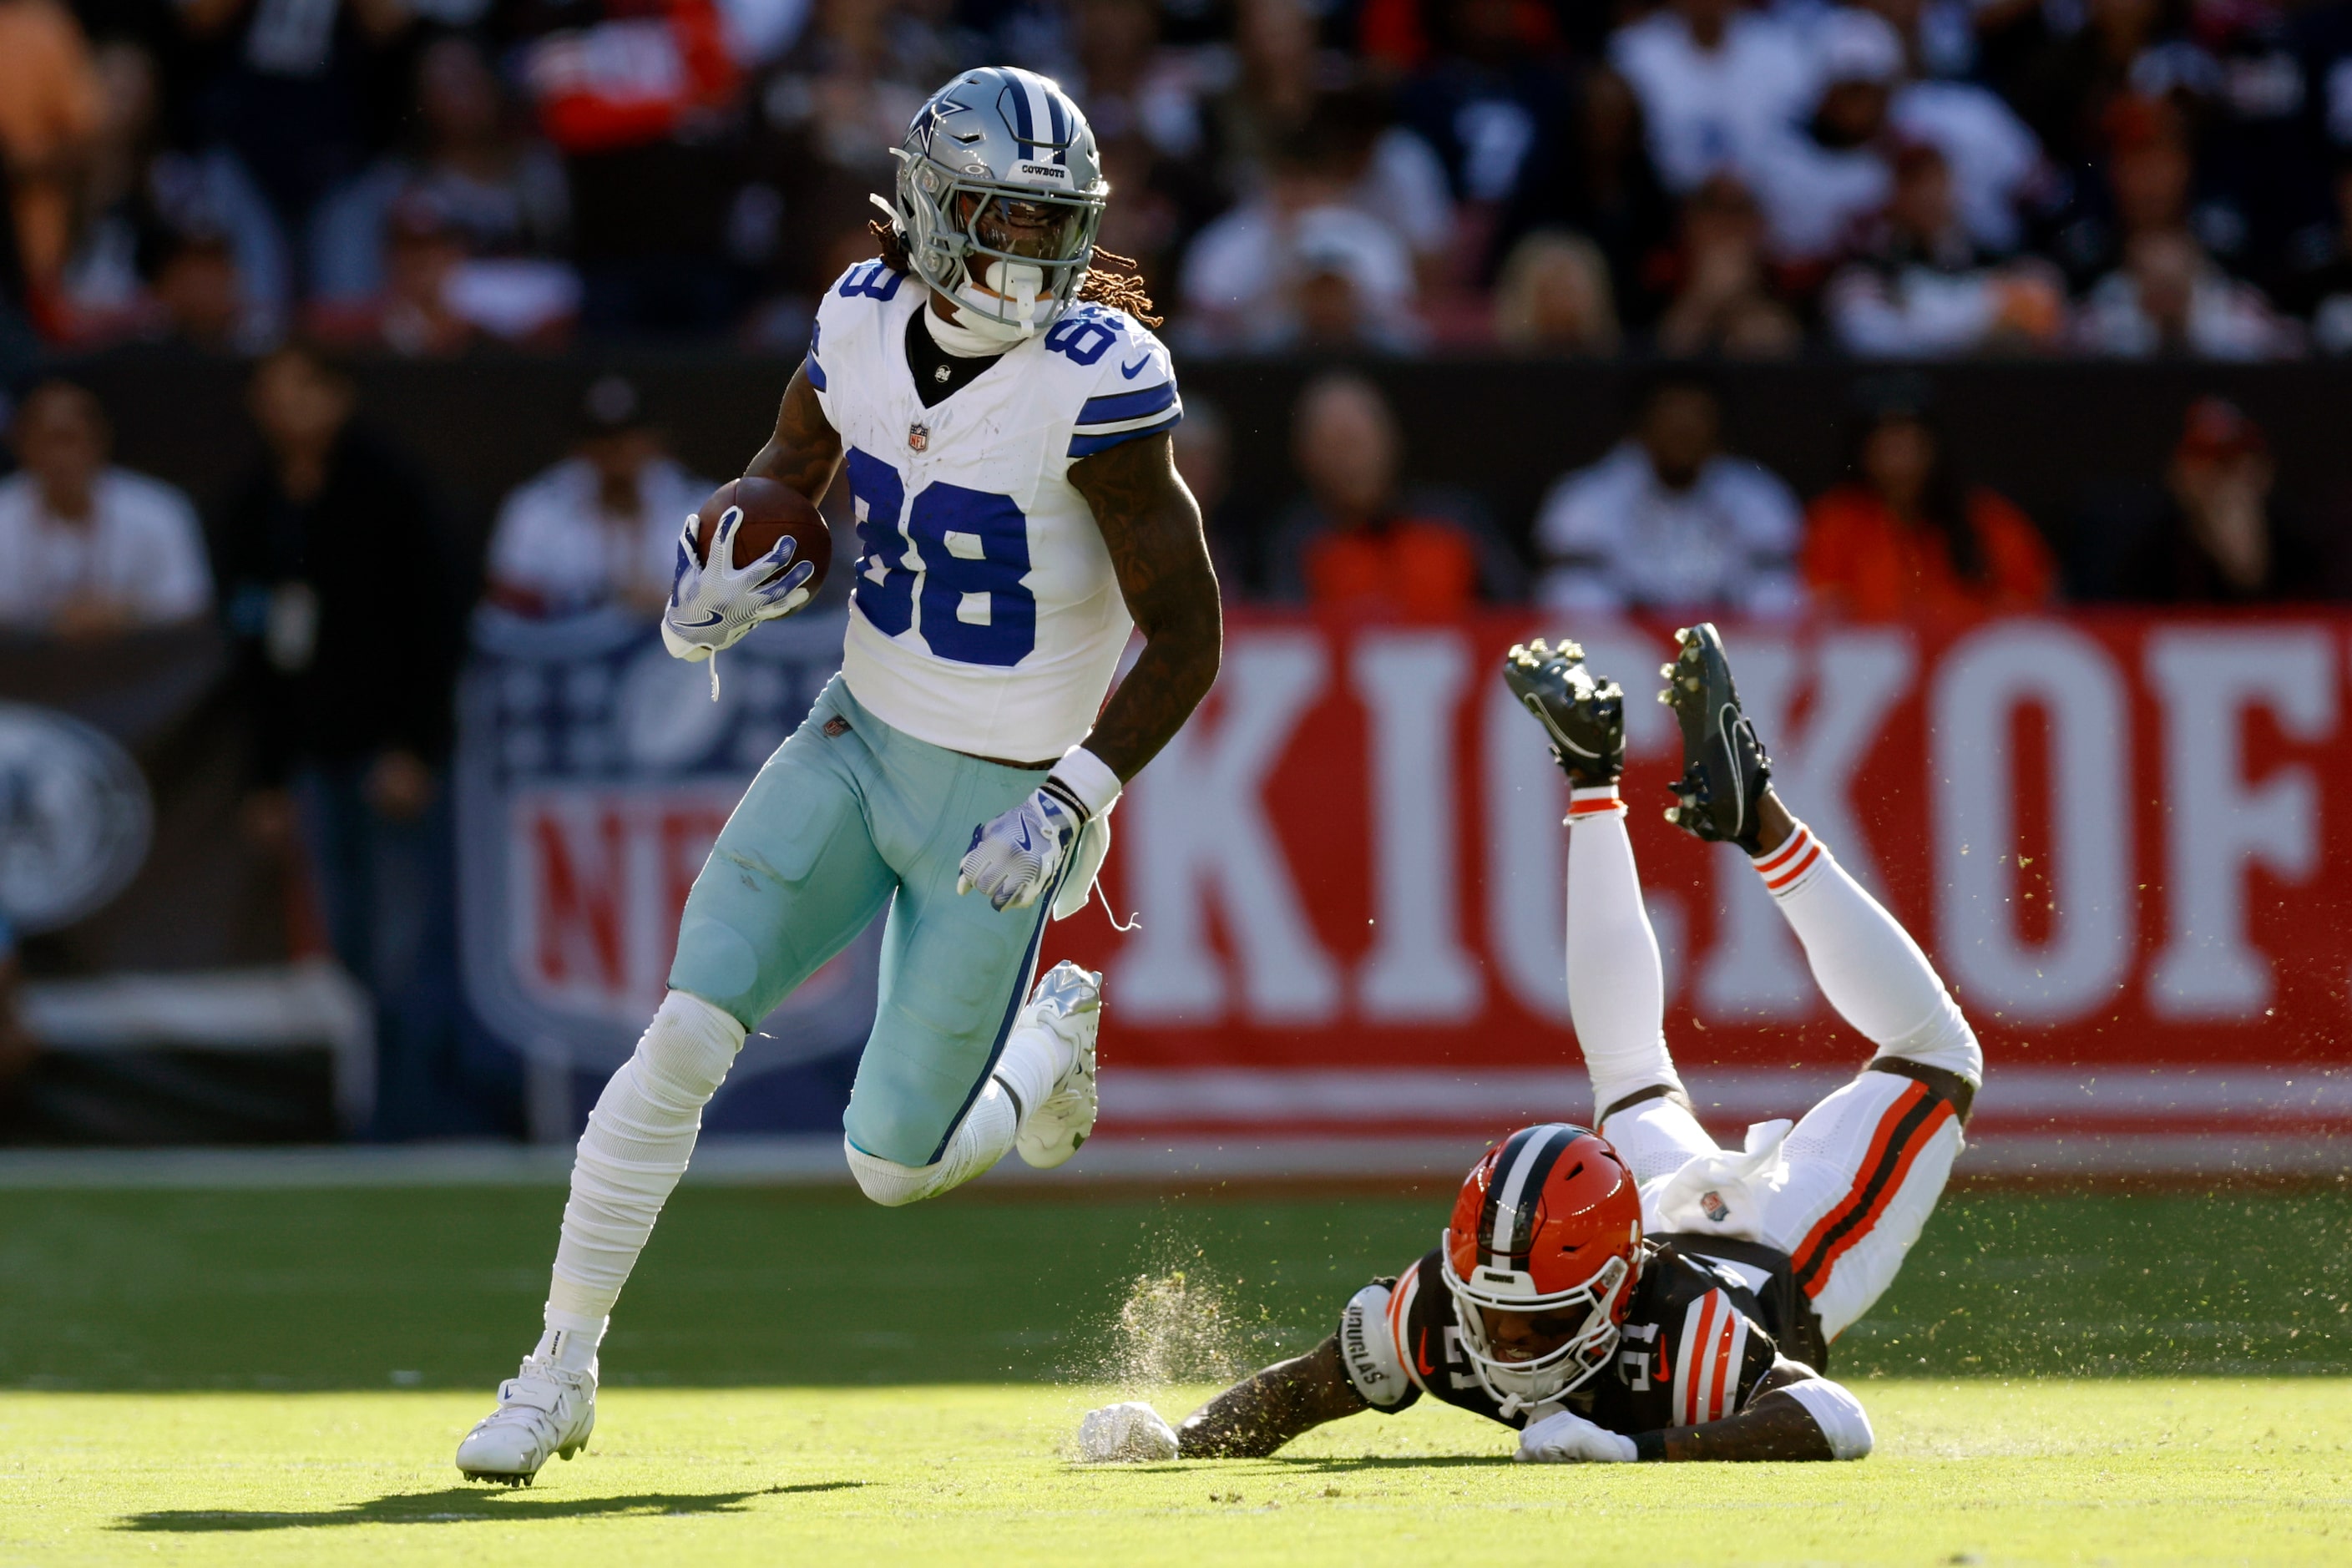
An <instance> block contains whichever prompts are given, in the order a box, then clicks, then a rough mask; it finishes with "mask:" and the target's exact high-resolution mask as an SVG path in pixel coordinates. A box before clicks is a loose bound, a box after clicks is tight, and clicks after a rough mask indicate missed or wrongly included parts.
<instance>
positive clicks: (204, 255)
mask: <svg viewBox="0 0 2352 1568" xmlns="http://www.w3.org/2000/svg"><path fill="white" fill-rule="evenodd" d="M154 296H155V305H156V309H157V311H158V313H159V316H160V325H161V329H162V331H163V335H164V336H165V337H167V338H169V339H171V340H172V341H173V342H181V343H184V344H186V345H188V346H189V347H191V348H197V349H204V350H206V351H208V352H211V353H238V352H241V351H244V350H246V349H248V348H252V347H254V346H256V345H255V343H254V342H253V339H254V338H255V337H256V336H257V335H259V334H257V332H255V331H253V328H254V327H255V324H256V321H257V318H256V317H255V316H254V314H253V313H252V312H251V310H249V308H248V307H249V305H250V300H249V299H248V296H247V290H246V288H245V283H244V275H243V274H242V273H240V272H239V271H238V270H237V265H236V252H235V251H234V250H233V249H232V248H231V247H230V245H229V242H228V240H227V239H226V237H223V236H221V235H218V234H215V233H210V232H205V231H201V230H199V231H195V232H187V233H173V234H167V235H166V236H165V237H164V238H163V241H162V243H161V247H160V254H159V255H158V257H157V258H156V262H155V283H154ZM259 320H260V321H270V320H271V318H270V317H268V316H266V315H265V316H262V317H260V318H259ZM264 330H265V331H266V329H264Z"/></svg>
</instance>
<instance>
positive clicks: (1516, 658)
mask: <svg viewBox="0 0 2352 1568" xmlns="http://www.w3.org/2000/svg"><path fill="white" fill-rule="evenodd" d="M1503 683H1504V684H1505V685H1506V686H1508V687H1509V688H1510V689H1511V695H1512V696H1514V697H1516V698H1517V699H1518V700H1519V705H1520V706H1521V707H1523V708H1525V709H1526V710H1528V712H1530V713H1532V714H1534V715H1535V716H1536V718H1537V719H1538V720H1539V721H1541V722H1542V724H1543V727H1544V733H1545V734H1547V735H1549V736H1550V737H1551V754H1552V755H1553V756H1554V757H1556V758H1558V759H1559V765H1560V769H1561V771H1562V772H1564V773H1567V774H1568V782H1569V783H1570V784H1573V785H1575V786H1576V787H1577V788H1578V789H1601V788H1606V787H1607V786H1608V785H1610V784H1615V783H1616V782H1617V775H1618V774H1620V773H1623V772H1624V771H1625V692H1624V689H1623V688H1622V687H1620V686H1619V685H1618V684H1617V683H1616V682H1615V681H1613V680H1596V679H1593V675H1592V671H1591V669H1589V668H1586V666H1585V663H1584V650H1583V649H1582V648H1580V647H1578V646H1577V645H1576V644H1574V643H1572V642H1566V641H1563V642H1562V643H1561V644H1560V645H1559V647H1557V648H1553V647H1546V646H1545V645H1544V641H1543V639H1542V638H1541V637H1538V638H1537V639H1536V640H1535V641H1534V642H1531V643H1518V644H1514V645H1513V647H1512V648H1511V651H1510V653H1509V654H1508V655H1507V656H1506V657H1505V658H1504V660H1503Z"/></svg>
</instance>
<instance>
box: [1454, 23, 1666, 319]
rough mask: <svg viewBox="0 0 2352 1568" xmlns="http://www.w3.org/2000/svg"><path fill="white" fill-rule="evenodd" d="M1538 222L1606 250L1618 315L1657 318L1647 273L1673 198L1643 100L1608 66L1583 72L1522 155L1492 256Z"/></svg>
mask: <svg viewBox="0 0 2352 1568" xmlns="http://www.w3.org/2000/svg"><path fill="white" fill-rule="evenodd" d="M1537 228H1568V229H1572V230H1575V231H1576V232H1578V233H1580V234H1582V235H1585V236H1587V237H1590V238H1591V240H1592V242H1593V243H1594V244H1596V245H1598V246H1599V247H1601V254H1602V255H1603V256H1604V257H1606V258H1608V263H1609V277H1610V282H1611V292H1612V296H1613V298H1614V300H1615V304H1616V308H1617V311H1618V314H1619V316H1620V318H1621V319H1622V321H1626V322H1628V323H1629V324H1638V325H1642V326H1647V325H1648V324H1649V323H1650V322H1652V321H1655V320H1656V319H1657V315H1658V311H1659V310H1660V309H1661V308H1662V307H1663V305H1664V300H1663V299H1661V298H1660V297H1658V294H1657V291H1656V289H1655V279H1654V276H1653V273H1654V264H1655V262H1656V260H1657V258H1658V255H1659V253H1660V252H1661V251H1663V250H1664V249H1665V248H1666V247H1667V246H1668V244H1669V243H1670V242H1671V241H1672V239H1673V237H1674V231H1675V208H1674V203H1673V201H1672V200H1671V199H1670V198H1668V196H1667V195H1666V193H1665V188H1664V185H1662V184H1660V183H1659V181H1658V172H1657V170H1656V168H1655V167H1654V166H1653V165H1652V163H1651V162H1650V150H1649V144H1648V137H1647V134H1646V132H1644V131H1643V124H1642V105H1641V100H1638V99H1636V98H1635V97H1634V96H1633V88H1632V87H1631V86H1629V85H1628V84H1627V82H1626V80H1625V79H1624V78H1623V77H1622V76H1620V75H1618V74H1617V73H1616V72H1615V71H1613V70H1610V69H1608V68H1605V67H1594V68H1591V69H1588V70H1586V71H1585V72H1584V74H1583V75H1582V77H1581V78H1580V79H1579V80H1578V83H1577V86H1576V89H1575V95H1574V98H1573V100H1572V101H1571V102H1570V104H1569V105H1568V107H1567V109H1566V110H1565V111H1564V112H1563V113H1562V114H1561V115H1560V116H1559V120H1558V121H1557V129H1556V130H1555V131H1554V132H1553V133H1552V134H1550V135H1548V136H1546V137H1544V138H1543V139H1542V141H1540V142H1538V144H1537V145H1536V147H1535V148H1534V150H1533V151H1531V152H1530V153H1528V158H1527V161H1526V163H1523V164H1522V165H1521V170H1520V177H1519V186H1518V189H1517V191H1516V192H1515V193H1514V194H1513V195H1512V197H1511V203H1510V205H1509V207H1508V208H1507V210H1506V212H1505V214H1504V216H1503V218H1502V222H1501V226H1500V228H1499V230H1498V231H1497V234H1496V247H1497V248H1496V252H1495V254H1496V257H1497V258H1501V257H1503V256H1506V255H1507V254H1508V252H1509V249H1510V247H1514V246H1516V245H1517V243H1518V241H1519V240H1520V239H1521V238H1522V237H1524V236H1525V235H1526V234H1527V233H1528V231H1530V230H1532V229H1537Z"/></svg>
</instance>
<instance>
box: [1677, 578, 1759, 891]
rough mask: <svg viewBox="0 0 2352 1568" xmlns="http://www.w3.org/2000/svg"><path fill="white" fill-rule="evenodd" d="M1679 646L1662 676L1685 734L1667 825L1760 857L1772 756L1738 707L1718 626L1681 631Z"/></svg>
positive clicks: (1708, 624) (1710, 624)
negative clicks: (1760, 807)
mask: <svg viewBox="0 0 2352 1568" xmlns="http://www.w3.org/2000/svg"><path fill="white" fill-rule="evenodd" d="M1675 642H1676V643H1677V644H1679V645H1680V646H1679V647H1678V648H1677V649H1676V651H1675V661H1674V663H1672V664H1669V665H1666V666H1664V668H1661V669H1660V670H1659V671H1658V673H1659V674H1661V675H1663V676H1664V677H1665V678H1666V689H1664V691H1662V692H1660V693H1658V700H1659V701H1661V702H1663V703H1664V704H1665V705H1666V706H1667V707H1669V708H1671V709H1673V710H1675V719H1676V720H1677V721H1679V722H1680V723H1681V725H1682V731H1683V776H1682V777H1681V778H1679V779H1677V780H1675V783H1674V784H1672V785H1670V786H1669V787H1670V788H1672V789H1673V791H1674V792H1675V801H1676V804H1675V805H1670V806H1668V807H1667V808H1666V820H1667V821H1668V822H1671V823H1673V824H1674V825H1675V826H1677V827H1680V828H1682V829H1684V830H1685V832H1688V833H1692V834H1695V835H1696V836H1697V837H1701V838H1704V839H1706V840H1707V841H1708V842H1709V843H1711V844H1713V843H1725V844H1737V845H1738V846H1739V847H1741V848H1743V849H1745V850H1747V851H1748V853H1749V854H1750V855H1753V854H1755V853H1756V852H1757V849H1758V835H1759V834H1760V833H1761V832H1762V830H1763V826H1762V824H1761V823H1760V822H1759V821H1758V820H1757V812H1756V808H1757V804H1758V803H1759V801H1761V800H1762V799H1763V798H1764V786H1765V785H1766V784H1769V783H1770V782H1771V780H1772V759H1771V757H1770V756H1769V754H1767V753H1766V752H1765V750H1764V742H1762V741H1760V740H1758V739H1757V737H1756V726H1755V725H1753V724H1751V723H1749V722H1748V715H1747V714H1745V713H1743V712H1741V711H1740V710H1739V688H1738V686H1737V685H1735V684H1733V682H1732V679H1731V660H1730V658H1729V657H1728V656H1727V655H1726V654H1725V652H1724V651H1723V634H1722V633H1720V632H1718V631H1717V630H1716V629H1715V623H1714V622H1712V621H1701V622H1700V623H1699V624H1698V625H1696V626H1691V627H1688V628H1686V629H1685V630H1683V631H1678V632H1676V633H1675Z"/></svg>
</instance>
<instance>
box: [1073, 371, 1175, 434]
mask: <svg viewBox="0 0 2352 1568" xmlns="http://www.w3.org/2000/svg"><path fill="white" fill-rule="evenodd" d="M1175 401H1176V384H1175V383H1174V382H1172V381H1163V382H1161V383H1160V384H1159V385H1158V386H1147V387H1145V388H1144V389H1143V390H1142V391H1140V392H1114V393H1110V394H1108V395H1105V396H1102V397H1089V398H1087V405H1086V406H1085V407H1083V408H1081V409H1079V410H1078V420H1077V422H1078V423H1079V424H1080V425H1109V424H1112V423H1115V422H1116V421H1118V420H1121V419H1140V418H1142V417H1143V416H1145V415H1147V414H1157V413H1159V412H1160V410H1161V409H1163V408H1165V407H1167V406H1168V405H1170V404H1171V403H1173V402H1175Z"/></svg>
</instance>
